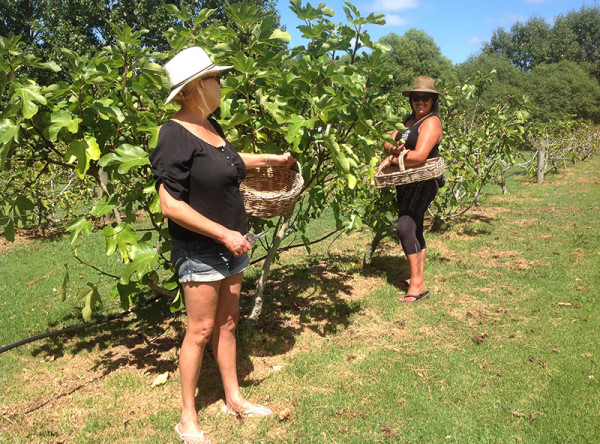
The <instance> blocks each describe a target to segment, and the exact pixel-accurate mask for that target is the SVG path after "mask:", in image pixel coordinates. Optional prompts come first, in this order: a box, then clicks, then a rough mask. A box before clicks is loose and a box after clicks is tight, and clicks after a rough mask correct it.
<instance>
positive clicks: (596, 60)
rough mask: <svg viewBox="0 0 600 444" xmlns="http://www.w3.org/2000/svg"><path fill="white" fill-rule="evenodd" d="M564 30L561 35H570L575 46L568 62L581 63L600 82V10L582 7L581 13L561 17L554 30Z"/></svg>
mask: <svg viewBox="0 0 600 444" xmlns="http://www.w3.org/2000/svg"><path fill="white" fill-rule="evenodd" d="M564 28H566V30H565V31H561V33H562V34H563V35H564V34H567V33H570V35H571V36H572V44H573V45H574V48H573V49H572V50H571V51H569V57H568V58H567V60H572V61H574V62H577V63H579V64H580V65H581V66H583V67H584V69H586V70H587V71H588V72H589V73H590V74H592V75H593V76H594V77H595V78H596V80H598V81H600V48H599V46H600V45H599V44H598V42H600V8H599V7H597V6H595V7H586V6H582V7H581V9H580V10H579V11H573V12H569V13H568V14H566V15H559V16H558V17H557V18H556V20H555V23H554V29H557V30H563V29H564Z"/></svg>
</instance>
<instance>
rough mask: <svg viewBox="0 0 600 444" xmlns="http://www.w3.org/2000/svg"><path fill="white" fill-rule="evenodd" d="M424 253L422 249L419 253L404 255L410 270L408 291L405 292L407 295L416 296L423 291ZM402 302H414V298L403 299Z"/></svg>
mask: <svg viewBox="0 0 600 444" xmlns="http://www.w3.org/2000/svg"><path fill="white" fill-rule="evenodd" d="M426 252H427V250H425V249H423V250H421V251H420V252H419V253H415V254H408V255H406V259H407V260H408V267H409V269H410V281H409V286H408V290H407V291H406V294H407V295H412V296H418V295H420V294H421V293H423V292H424V291H425V278H424V274H425V257H426ZM404 300H405V301H406V302H412V301H414V300H416V298H414V297H412V298H410V297H409V298H407V297H405V298H404Z"/></svg>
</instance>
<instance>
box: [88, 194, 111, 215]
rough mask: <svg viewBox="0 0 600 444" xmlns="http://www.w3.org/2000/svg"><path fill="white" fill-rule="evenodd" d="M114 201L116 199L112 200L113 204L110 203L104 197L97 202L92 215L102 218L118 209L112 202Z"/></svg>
mask: <svg viewBox="0 0 600 444" xmlns="http://www.w3.org/2000/svg"><path fill="white" fill-rule="evenodd" d="M113 200H114V198H111V202H109V201H108V198H107V197H106V196H103V197H102V199H100V200H99V201H98V202H96V204H95V205H94V206H93V207H92V211H91V213H90V214H91V215H92V216H94V217H102V216H104V215H105V214H108V213H110V212H111V211H112V210H114V209H115V208H116V207H117V205H116V204H115V203H113V202H112V201H113Z"/></svg>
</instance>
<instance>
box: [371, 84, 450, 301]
mask: <svg viewBox="0 0 600 444" xmlns="http://www.w3.org/2000/svg"><path fill="white" fill-rule="evenodd" d="M402 95H403V96H405V97H408V98H409V103H410V107H411V109H412V113H411V114H409V115H408V116H406V117H405V118H404V124H405V126H406V127H407V130H406V132H405V133H403V134H401V133H400V132H398V131H394V132H393V133H392V137H393V139H394V140H396V142H397V144H396V145H392V144H390V143H388V142H385V143H384V149H385V150H386V151H388V152H389V153H390V155H389V156H388V157H387V158H386V159H384V160H383V162H381V164H380V165H379V169H378V171H379V172H380V171H381V170H383V169H384V168H385V167H387V166H389V165H392V164H396V165H397V164H398V163H399V157H400V156H404V165H405V166H406V167H415V166H419V165H420V164H422V163H423V162H425V160H427V159H430V158H432V157H437V156H438V154H439V150H438V147H439V144H440V142H441V140H442V137H443V131H442V122H441V120H440V116H439V111H438V101H439V97H438V95H439V93H438V92H437V91H436V90H435V84H434V80H433V79H432V78H431V77H427V76H419V77H417V79H416V80H415V83H414V86H413V89H412V90H410V91H403V92H402ZM401 141H404V142H402V143H401ZM443 180H444V178H443V176H440V177H439V178H436V179H430V180H425V181H421V182H413V183H408V184H405V185H399V186H397V187H396V198H397V201H398V224H397V231H398V236H399V237H400V243H401V244H402V249H403V250H404V254H405V255H406V259H407V261H408V266H409V269H410V279H407V280H405V281H402V284H403V285H404V286H406V287H408V289H407V291H406V294H405V296H404V297H403V298H401V299H400V300H401V301H402V302H416V301H419V300H421V299H423V298H426V297H427V296H429V291H427V290H426V286H425V278H424V274H425V257H426V252H427V245H426V243H425V238H424V237H423V221H424V219H425V212H426V211H427V208H428V207H429V205H430V204H431V202H433V199H434V198H435V195H436V194H437V191H438V189H439V188H440V186H442V185H443Z"/></svg>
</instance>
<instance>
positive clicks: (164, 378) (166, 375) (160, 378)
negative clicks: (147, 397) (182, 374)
mask: <svg viewBox="0 0 600 444" xmlns="http://www.w3.org/2000/svg"><path fill="white" fill-rule="evenodd" d="M167 379H169V372H165V373H163V374H160V375H158V376H157V377H156V378H154V381H153V382H152V387H156V386H157V385H163V384H164V383H165V382H167Z"/></svg>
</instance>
